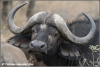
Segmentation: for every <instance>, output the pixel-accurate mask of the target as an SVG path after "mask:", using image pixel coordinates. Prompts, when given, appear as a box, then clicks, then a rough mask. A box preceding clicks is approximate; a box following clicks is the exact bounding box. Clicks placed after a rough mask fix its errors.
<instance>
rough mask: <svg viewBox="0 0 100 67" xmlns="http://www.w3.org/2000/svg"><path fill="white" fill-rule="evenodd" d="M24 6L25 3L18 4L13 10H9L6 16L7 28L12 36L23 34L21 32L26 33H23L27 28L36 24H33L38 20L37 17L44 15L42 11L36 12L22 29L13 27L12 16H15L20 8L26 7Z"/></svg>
mask: <svg viewBox="0 0 100 67" xmlns="http://www.w3.org/2000/svg"><path fill="white" fill-rule="evenodd" d="M26 4H27V3H23V4H20V5H18V6H16V7H15V8H13V9H12V10H11V12H10V13H9V15H8V26H9V28H10V31H11V32H12V33H14V34H19V33H23V31H24V32H26V31H25V30H26V28H29V27H30V26H32V25H33V24H34V23H37V22H35V21H37V18H39V16H40V15H41V14H46V12H44V11H42V12H38V13H36V14H35V15H33V16H32V17H31V18H30V19H29V21H28V22H27V24H26V25H24V26H23V27H18V26H16V25H15V23H14V21H13V18H14V15H15V13H16V12H17V10H18V9H19V8H21V7H22V6H24V5H26Z"/></svg>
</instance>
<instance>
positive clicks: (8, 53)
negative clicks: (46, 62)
mask: <svg viewBox="0 0 100 67" xmlns="http://www.w3.org/2000/svg"><path fill="white" fill-rule="evenodd" d="M1 62H2V65H3V66H9V65H11V66H12V65H16V66H21V64H23V63H25V64H26V65H27V67H29V65H28V60H27V58H26V56H25V54H24V52H23V51H22V50H21V49H19V48H18V47H15V46H12V45H10V44H9V43H5V42H1Z"/></svg>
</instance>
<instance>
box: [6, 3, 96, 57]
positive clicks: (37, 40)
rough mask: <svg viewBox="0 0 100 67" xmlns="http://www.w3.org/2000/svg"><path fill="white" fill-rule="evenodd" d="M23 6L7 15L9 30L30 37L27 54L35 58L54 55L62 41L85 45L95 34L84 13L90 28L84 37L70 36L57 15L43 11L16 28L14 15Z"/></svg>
mask: <svg viewBox="0 0 100 67" xmlns="http://www.w3.org/2000/svg"><path fill="white" fill-rule="evenodd" d="M25 4H26V3H24V4H21V5H19V6H17V7H15V8H14V9H12V11H11V12H10V13H9V16H8V23H9V28H10V30H11V31H12V32H13V33H14V34H22V35H29V36H30V37H31V42H30V43H29V52H33V53H34V54H35V55H36V57H43V56H44V55H51V54H54V53H55V52H56V51H57V49H58V48H59V45H61V43H62V42H63V40H69V41H71V42H73V43H77V44H84V43H87V42H89V41H90V40H91V38H92V37H93V35H94V33H95V30H96V25H95V23H94V21H93V19H92V18H91V17H90V16H88V15H87V14H86V13H83V15H85V17H86V18H87V19H88V20H89V21H90V23H91V26H92V27H91V30H90V32H89V34H88V35H87V36H85V37H77V36H75V35H74V34H72V33H71V31H70V30H69V28H68V26H67V24H66V22H65V21H64V19H63V18H62V17H61V16H59V15H58V14H55V13H53V14H49V13H47V12H44V11H42V12H38V13H36V14H34V15H33V16H32V17H31V18H30V19H29V20H28V22H27V24H26V25H24V26H23V27H18V26H16V25H15V24H14V21H13V18H14V14H15V13H16V11H17V10H18V9H19V8H21V7H22V6H24V5H25Z"/></svg>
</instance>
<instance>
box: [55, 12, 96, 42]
mask: <svg viewBox="0 0 100 67" xmlns="http://www.w3.org/2000/svg"><path fill="white" fill-rule="evenodd" d="M83 14H84V15H85V17H87V19H88V20H89V21H90V23H91V25H92V28H91V30H90V32H89V34H88V35H87V36H85V37H77V36H75V35H74V34H72V33H71V31H70V30H69V28H68V27H67V26H66V22H65V21H64V20H63V18H61V17H60V16H59V15H58V14H54V15H53V18H54V22H53V24H54V25H55V26H56V27H57V29H58V30H59V31H60V32H61V34H62V35H63V36H64V37H65V39H69V40H70V41H72V42H74V43H78V44H84V43H87V42H88V41H89V40H91V38H92V37H93V35H94V34H95V31H96V25H95V22H94V21H93V19H92V18H91V17H90V16H89V15H87V14H86V13H83Z"/></svg>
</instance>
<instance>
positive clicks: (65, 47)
mask: <svg viewBox="0 0 100 67" xmlns="http://www.w3.org/2000/svg"><path fill="white" fill-rule="evenodd" d="M60 53H61V55H63V56H65V57H79V56H81V53H80V51H79V50H78V47H77V46H74V45H73V44H70V43H62V45H61V46H60Z"/></svg>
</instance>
